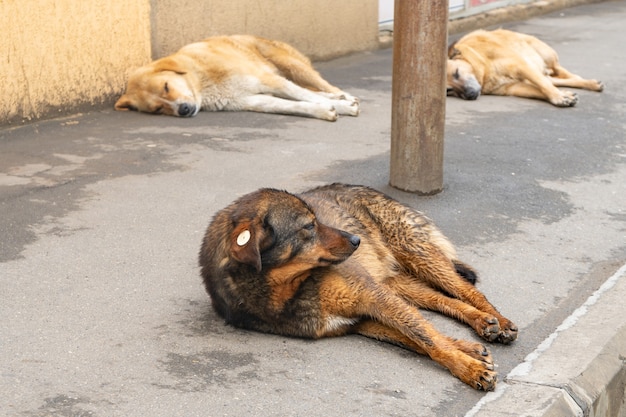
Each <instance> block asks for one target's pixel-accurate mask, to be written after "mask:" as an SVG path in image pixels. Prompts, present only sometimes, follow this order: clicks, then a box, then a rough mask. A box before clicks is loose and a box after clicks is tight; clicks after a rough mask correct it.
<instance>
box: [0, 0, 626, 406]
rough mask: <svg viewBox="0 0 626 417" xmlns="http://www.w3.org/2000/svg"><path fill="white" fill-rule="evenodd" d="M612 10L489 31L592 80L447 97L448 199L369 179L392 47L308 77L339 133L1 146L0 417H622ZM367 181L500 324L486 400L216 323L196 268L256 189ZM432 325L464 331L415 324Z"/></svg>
mask: <svg viewBox="0 0 626 417" xmlns="http://www.w3.org/2000/svg"><path fill="white" fill-rule="evenodd" d="M625 21H626V1H611V2H601V3H595V4H590V5H584V6H578V7H573V8H569V9H564V10H561V11H558V12H555V13H551V14H548V15H544V16H541V17H536V18H531V19H529V20H526V21H523V22H516V23H508V24H503V25H502V27H505V28H509V29H513V30H518V31H521V32H525V33H529V34H533V35H536V36H538V37H540V38H541V39H543V40H544V41H546V42H547V43H549V44H550V45H552V46H553V47H554V48H555V49H556V50H557V52H558V53H559V55H560V58H561V63H562V64H563V65H564V66H565V67H566V68H568V69H570V70H571V71H573V72H575V73H578V74H580V75H582V76H583V77H586V78H596V79H600V80H602V81H603V82H604V83H605V85H606V87H605V91H604V92H602V93H594V92H588V91H579V92H578V94H579V102H578V104H577V105H576V107H574V108H565V109H564V108H556V107H554V106H551V105H550V104H548V103H546V102H542V101H537V100H528V99H520V98H512V97H493V96H484V97H480V98H479V99H478V100H477V101H462V100H460V99H456V98H448V99H447V101H446V106H447V108H446V134H445V162H444V190H443V192H441V193H439V194H437V195H434V196H429V197H420V196H416V195H412V194H408V193H404V192H401V191H398V190H395V189H393V188H391V187H390V186H389V185H388V178H389V159H390V155H389V141H390V139H389V138H390V125H391V64H392V59H391V58H392V57H391V49H384V50H379V51H374V52H367V53H359V54H354V55H351V56H348V57H343V58H339V59H336V60H333V61H329V62H324V63H319V64H318V65H317V67H318V69H319V70H320V72H322V74H323V75H324V76H325V77H326V78H327V79H328V80H330V81H331V82H332V83H334V84H336V85H338V86H340V87H341V88H343V89H345V90H346V91H348V92H350V93H352V94H354V95H356V96H358V97H360V99H361V105H362V112H361V115H360V116H359V117H357V118H352V117H342V118H340V119H339V120H338V121H337V122H334V123H331V122H324V121H319V120H313V119H306V118H299V117H293V116H282V115H267V114H257V113H200V114H199V115H198V116H196V117H195V118H191V119H177V118H172V117H165V116H150V115H145V114H139V113H134V112H133V113H127V112H115V111H113V110H112V109H109V108H107V109H103V110H102V111H94V112H90V113H85V114H77V115H72V116H69V117H64V118H59V119H55V120H47V121H37V122H34V123H31V124H28V125H23V126H8V127H6V126H5V127H4V128H3V129H2V130H0V236H1V239H0V293H1V296H0V297H1V298H0V300H1V301H0V318H1V320H0V353H1V355H0V392H2V395H1V396H0V415H3V416H28V417H39V416H94V417H102V416H248V415H250V416H252V415H254V416H302V415H308V416H322V415H331V416H339V415H342V416H425V417H429V416H438V417H440V416H463V415H467V416H481V417H482V416H566V415H580V416H582V415H591V416H618V415H621V416H624V415H625V414H626V411H625V410H624V387H625V386H626V370H625V369H626V368H625V366H624V357H626V325H625V324H626V306H625V305H624V300H625V299H626V105H625V104H624V103H625V101H624V97H626V83H625V82H624V79H625V77H626V71H625V70H624V68H625V67H624V63H625V62H626V52H624V48H623V24H624V23H623V22H625ZM334 181H341V182H348V183H360V184H366V185H369V186H372V187H375V188H378V189H380V190H382V191H384V192H386V193H388V194H390V195H392V196H394V197H395V198H397V199H399V200H400V201H402V202H404V203H407V204H409V205H411V206H413V207H416V208H418V209H420V210H422V211H424V212H425V213H426V214H427V215H428V216H429V217H431V218H432V219H434V220H435V222H436V223H437V224H438V225H439V227H440V228H441V229H442V230H443V232H444V233H445V234H446V235H447V236H448V237H449V238H450V239H451V240H452V241H453V242H454V243H455V244H456V245H457V248H458V252H459V254H460V257H461V259H463V260H465V261H466V262H468V263H469V264H471V265H473V266H475V268H476V269H477V270H478V271H479V273H480V275H481V280H480V282H479V283H478V287H479V288H480V289H481V290H482V291H483V292H484V293H485V294H486V295H487V297H488V298H489V299H490V300H491V301H492V302H493V304H494V305H496V306H497V307H498V308H499V309H500V311H501V312H502V313H503V314H504V315H505V316H507V317H509V318H511V319H512V320H513V321H515V322H516V324H517V325H518V326H519V329H520V333H519V338H518V340H517V341H516V342H514V343H513V344H511V345H509V346H500V345H490V346H489V348H490V349H491V352H492V354H493V356H494V358H495V361H496V363H497V365H498V368H497V369H498V372H499V384H498V388H497V390H496V391H495V392H492V393H484V392H478V391H474V390H473V389H471V388H470V387H468V386H466V385H465V384H463V383H462V382H460V381H459V380H457V379H455V378H454V377H452V376H451V375H450V374H449V373H448V372H447V371H446V370H445V369H443V368H442V367H440V366H439V365H437V364H436V363H434V362H433V361H431V360H429V359H428V358H426V357H422V356H418V355H415V354H413V353H411V352H409V351H406V350H403V349H400V348H397V347H394V346H391V345H388V344H384V343H380V342H376V341H373V340H369V339H366V338H363V337H359V336H349V337H343V338H335V339H326V340H320V341H309V340H300V339H290V338H284V337H278V336H271V335H264V334H258V333H253V332H246V331H242V330H238V329H233V328H230V327H228V326H225V325H224V324H223V322H222V320H220V319H219V318H218V317H217V316H216V315H215V314H214V313H213V311H212V310H211V305H210V302H209V298H208V296H207V295H206V294H205V292H204V289H203V287H202V285H201V280H200V277H199V270H198V267H197V254H198V250H199V247H200V242H201V239H202V236H203V234H204V230H205V228H206V226H207V225H208V222H209V220H210V218H211V216H212V215H213V214H214V213H215V212H216V211H217V210H219V209H220V208H222V207H224V206H225V205H226V204H228V203H230V202H231V201H232V200H234V199H235V198H236V197H238V196H240V195H242V194H244V193H247V192H249V191H252V190H255V189H257V188H259V187H268V186H269V187H275V188H284V189H287V190H290V191H296V192H297V191H302V190H304V189H306V188H309V187H312V186H316V185H320V184H324V183H329V182H334ZM425 314H426V315H427V316H428V317H429V318H430V319H432V321H433V322H434V323H435V325H436V327H437V328H439V329H440V330H441V331H443V332H445V333H447V334H450V335H452V336H454V337H459V338H469V339H474V340H478V339H477V338H476V336H475V335H474V334H473V333H472V332H471V331H470V329H469V328H467V327H466V326H463V325H460V324H458V323H456V322H454V321H453V320H451V319H448V318H445V317H441V316H439V315H436V314H433V313H425Z"/></svg>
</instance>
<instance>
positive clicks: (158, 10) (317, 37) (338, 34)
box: [152, 0, 378, 59]
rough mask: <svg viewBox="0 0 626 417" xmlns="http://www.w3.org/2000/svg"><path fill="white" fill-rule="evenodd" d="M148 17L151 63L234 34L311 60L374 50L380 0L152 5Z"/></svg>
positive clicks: (192, 0)
mask: <svg viewBox="0 0 626 417" xmlns="http://www.w3.org/2000/svg"><path fill="white" fill-rule="evenodd" d="M174 10H176V11H178V13H172V11H174ZM182 11H184V13H182ZM152 16H153V24H154V29H155V30H154V31H153V48H154V49H153V55H154V58H157V57H161V56H164V55H168V54H170V53H172V52H174V51H176V50H178V49H179V48H180V47H181V45H184V44H186V43H189V42H192V41H196V40H199V39H203V38H206V37H208V36H212V35H232V34H237V33H246V34H252V35H257V36H263V37H266V38H270V39H279V40H282V41H284V42H288V43H290V44H292V45H293V46H295V47H296V48H298V49H299V50H300V51H301V52H303V53H304V54H306V55H308V56H309V57H311V58H313V59H328V58H332V57H335V56H338V55H342V54H346V53H349V52H353V51H358V50H367V49H372V48H376V47H377V46H378V0H341V1H337V0H290V1H285V0H264V1H258V0H231V1H228V0H205V1H198V0H153V10H152Z"/></svg>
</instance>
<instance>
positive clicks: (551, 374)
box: [466, 265, 626, 417]
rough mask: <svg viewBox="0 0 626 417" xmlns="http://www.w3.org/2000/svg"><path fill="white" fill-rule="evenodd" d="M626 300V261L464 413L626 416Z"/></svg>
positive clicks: (485, 415)
mask: <svg viewBox="0 0 626 417" xmlns="http://www.w3.org/2000/svg"><path fill="white" fill-rule="evenodd" d="M624 300H626V265H623V266H622V267H621V268H620V269H619V270H618V271H617V272H616V273H615V274H613V276H611V277H610V278H609V279H608V280H607V281H606V282H605V283H604V284H603V285H602V286H601V287H600V288H599V289H598V290H597V291H596V292H595V293H594V294H593V295H591V296H590V297H589V298H588V299H587V301H586V302H585V303H584V304H583V305H582V306H581V307H579V308H578V309H577V310H576V311H574V312H573V313H572V315H570V316H569V317H568V318H567V319H566V320H565V321H564V322H563V323H562V324H561V325H560V326H559V327H558V328H557V329H556V330H555V331H554V333H552V334H551V335H550V336H549V337H548V338H546V339H545V340H544V341H543V342H542V343H541V344H540V345H539V347H538V348H537V349H536V350H535V351H534V352H532V353H531V354H530V355H528V356H527V357H526V359H525V360H524V362H522V363H521V364H520V365H518V366H517V367H516V368H514V369H513V370H512V371H511V372H510V373H509V375H507V377H506V378H505V381H503V382H504V383H501V384H500V385H499V386H498V388H497V390H496V391H495V392H493V393H489V394H487V395H486V396H485V397H483V398H482V399H481V401H479V402H478V403H477V404H476V406H475V407H474V408H473V409H472V410H470V411H469V412H468V413H467V414H466V417H473V416H480V417H490V416H493V417H496V416H499V417H501V416H544V417H561V416H623V415H624V414H625V413H626V407H624V394H625V392H626V316H624V314H623V304H624ZM572 347H575V348H573V349H572Z"/></svg>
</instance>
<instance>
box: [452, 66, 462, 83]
mask: <svg viewBox="0 0 626 417" xmlns="http://www.w3.org/2000/svg"><path fill="white" fill-rule="evenodd" d="M452 76H453V77H454V79H455V80H458V79H459V77H460V76H461V75H460V74H459V69H458V68H457V69H456V70H455V71H454V74H452Z"/></svg>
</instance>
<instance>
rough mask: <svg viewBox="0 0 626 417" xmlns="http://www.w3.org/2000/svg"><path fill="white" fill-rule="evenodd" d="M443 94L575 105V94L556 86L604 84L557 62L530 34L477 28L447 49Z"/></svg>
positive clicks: (551, 51)
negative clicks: (445, 88) (510, 98)
mask: <svg viewBox="0 0 626 417" xmlns="http://www.w3.org/2000/svg"><path fill="white" fill-rule="evenodd" d="M448 58H449V59H448V61H447V93H448V95H449V96H456V97H460V98H462V99H465V100H476V99H477V98H478V96H479V95H480V94H492V95H499V96H517V97H526V98H535V99H540V100H546V101H548V102H550V103H552V104H553V105H555V106H558V107H570V106H574V105H575V104H576V103H577V102H578V96H577V95H576V94H575V93H573V92H571V91H564V90H559V89H558V88H557V87H572V88H582V89H586V90H591V91H602V90H603V89H604V85H603V84H602V83H601V82H599V81H596V80H587V79H584V78H582V77H580V76H578V75H576V74H573V73H571V72H569V71H568V70H566V69H565V68H563V67H562V66H561V65H560V64H559V58H558V55H557V53H556V51H555V50H554V49H552V48H551V47H550V46H548V45H547V44H546V43H544V42H542V41H540V40H539V39H537V38H536V37H534V36H530V35H525V34H523V33H518V32H512V31H510V30H505V29H498V30H494V31H485V30H477V31H474V32H471V33H469V34H467V35H465V36H463V37H462V38H461V39H459V40H458V41H457V42H455V43H453V44H452V45H450V47H449V48H448Z"/></svg>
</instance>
